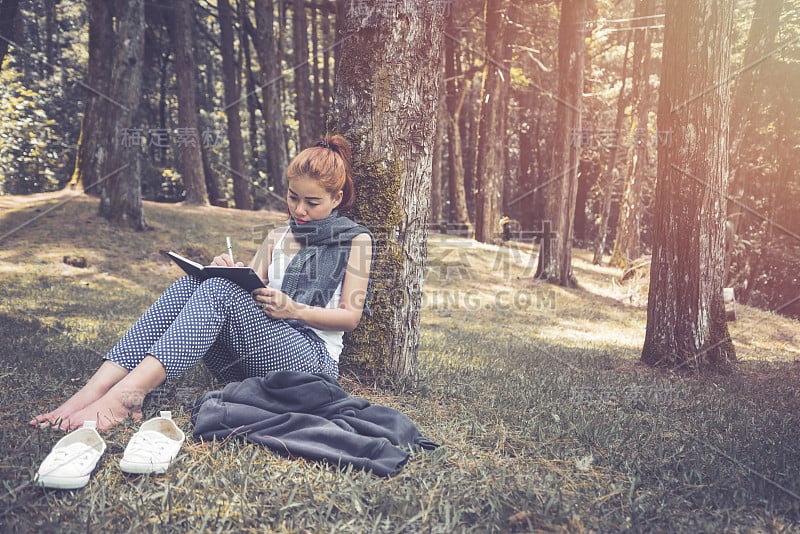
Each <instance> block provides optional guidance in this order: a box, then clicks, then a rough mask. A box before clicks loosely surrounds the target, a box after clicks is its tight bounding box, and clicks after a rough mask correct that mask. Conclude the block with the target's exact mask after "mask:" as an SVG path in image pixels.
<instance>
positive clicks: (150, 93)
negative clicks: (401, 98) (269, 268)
mask: <svg viewBox="0 0 800 534" xmlns="http://www.w3.org/2000/svg"><path fill="white" fill-rule="evenodd" d="M379 3H380V2H379ZM384 3H386V2H385V1H384ZM797 4H798V3H797V1H796V0H780V1H779V0H758V1H755V0H753V1H742V2H737V3H736V11H735V17H734V34H733V42H732V58H731V61H732V66H733V68H732V76H731V79H730V80H726V81H725V83H726V84H727V83H730V84H731V85H732V86H733V89H732V91H733V93H732V105H731V108H732V113H731V142H730V147H731V148H730V157H729V160H730V173H731V177H730V183H729V187H728V191H729V193H728V210H727V212H728V219H727V248H728V253H729V254H728V259H727V261H728V267H727V274H726V286H728V287H733V288H734V289H735V291H736V297H737V300H738V301H739V302H742V303H746V304H751V305H754V306H758V307H761V308H763V309H768V310H774V311H776V312H778V313H783V314H786V315H789V316H794V317H800V301H798V299H796V298H793V297H796V295H794V294H793V292H794V291H796V288H797V287H798V270H797V268H796V265H798V263H800V238H798V235H800V211H799V210H800V176H799V175H798V170H797V169H798V168H799V167H800V165H798V164H799V163H800V149H799V148H798V146H799V145H798V144H797V136H796V134H797V132H798V131H800V128H798V121H800V118H798V115H797V114H796V113H794V112H792V110H794V109H797V106H798V102H797V98H798V97H797V95H798V94H800V91H798V90H797V89H798V88H800V68H799V67H798V58H799V57H800V55H799V54H798V49H799V48H800V42H798V39H800V10H798V5H797ZM360 5H361V4H360V3H359V2H339V3H338V7H337V4H336V3H335V2H329V1H311V2H303V1H286V2H272V1H265V0H259V1H249V2H248V1H239V2H234V3H229V2H227V1H220V2H207V1H205V0H200V1H180V2H172V3H163V2H152V1H148V2H145V9H144V16H145V20H144V21H143V24H144V45H143V48H142V50H143V56H142V58H141V60H142V61H143V70H142V74H141V76H142V81H141V94H140V95H139V97H140V99H141V104H140V105H139V106H138V109H137V110H136V116H135V117H133V118H131V120H130V124H131V126H130V127H129V128H122V129H120V128H119V127H117V129H116V131H115V132H114V133H113V135H114V141H115V144H117V145H122V146H123V147H124V148H127V149H133V148H134V147H135V148H138V149H140V150H141V151H142V152H143V154H144V155H145V157H143V158H141V169H140V172H139V174H140V176H141V194H142V196H143V198H144V199H147V200H156V201H161V202H179V201H188V202H190V203H204V202H208V203H211V204H215V205H223V206H229V207H235V208H240V209H261V208H265V207H267V208H270V207H274V208H277V209H282V204H281V202H282V200H281V199H282V196H283V193H284V189H285V174H284V170H285V166H286V162H287V161H288V159H290V158H291V156H292V155H293V154H295V153H296V152H297V151H298V148H299V147H305V146H308V145H309V144H311V143H312V142H313V141H314V140H315V139H316V138H317V137H319V135H320V134H321V133H323V132H325V131H326V130H327V129H328V123H327V122H326V120H327V117H328V115H329V111H330V106H331V101H332V98H333V95H334V84H335V80H336V58H337V53H338V51H339V49H340V46H339V45H340V44H341V40H340V38H339V37H338V36H337V17H339V18H341V17H343V16H351V17H352V16H354V15H355V16H358V15H359V13H358V12H357V11H358V10H359V9H362V8H360V7H359V6H360ZM492 5H493V6H494V8H495V11H496V12H498V13H500V14H501V16H498V17H494V18H492V17H487V16H486V14H485V13H486V9H485V8H486V5H485V2H482V1H476V0H459V1H458V2H450V3H448V9H447V13H446V15H447V17H446V22H445V25H446V26H445V31H444V34H443V35H442V37H441V41H440V43H439V44H440V46H441V47H442V65H441V69H440V73H439V75H440V76H441V81H440V85H441V87H442V91H440V102H439V105H438V113H437V121H436V128H437V131H436V134H435V136H434V140H435V141H434V146H433V147H431V150H432V151H433V181H432V191H431V203H430V210H431V215H430V218H429V221H430V222H431V224H432V225H434V227H435V229H440V228H442V224H443V223H444V224H449V225H450V226H451V231H452V228H453V227H455V228H468V229H470V230H468V231H472V232H476V237H477V238H478V239H479V240H481V241H484V242H491V241H494V240H496V239H497V238H498V237H499V236H500V235H501V231H502V228H501V226H500V221H501V220H502V221H503V222H505V223H507V225H508V226H506V229H507V230H508V229H510V230H512V231H518V232H521V233H522V235H525V232H528V235H530V233H531V232H533V233H535V232H537V231H541V223H542V220H543V219H544V218H545V217H544V213H545V210H546V203H547V201H548V198H547V195H548V194H549V193H548V191H549V189H548V187H547V185H548V184H549V183H550V182H552V181H553V180H554V179H555V178H554V177H551V172H550V166H551V163H552V158H551V155H552V152H553V143H554V130H555V126H556V118H557V112H556V101H557V99H558V97H557V96H556V95H557V92H558V69H557V68H556V66H557V63H558V62H557V57H556V56H557V53H558V40H559V39H558V38H559V36H558V27H559V13H560V10H559V6H558V5H557V4H556V3H553V2H511V1H507V0H504V1H496V2H493V3H492ZM109 6H113V3H106V2H86V3H84V2H69V1H55V0H3V2H2V3H1V4H0V35H2V38H1V39H0V54H2V55H0V59H2V69H0V110H2V113H3V116H4V120H3V121H2V124H0V193H4V194H29V193H36V192H46V191H54V190H58V189H61V188H64V187H65V186H67V185H68V184H70V183H71V184H72V185H73V186H75V187H78V186H81V187H83V188H84V189H85V190H86V191H87V192H89V193H94V194H99V190H98V189H97V188H94V189H93V183H94V181H97V180H99V179H102V176H101V175H98V173H97V172H92V165H96V162H94V161H91V160H90V157H89V156H86V155H85V154H83V155H82V154H81V153H80V150H79V148H78V147H79V139H80V136H81V123H82V117H83V120H84V121H85V120H87V117H88V116H89V113H88V112H87V104H88V105H92V102H91V100H92V98H93V97H94V99H95V100H97V99H98V98H97V93H96V91H97V89H96V88H97V87H99V86H102V83H100V82H99V81H98V80H100V79H102V78H103V76H102V73H103V72H104V71H106V78H108V76H110V70H111V65H110V64H109V58H108V57H105V58H104V57H102V55H101V54H100V53H98V51H104V50H105V51H109V52H110V51H111V50H113V48H114V44H113V40H110V39H113V36H110V35H108V34H106V35H103V34H102V33H101V32H98V31H97V30H95V31H94V32H90V19H91V18H92V17H95V19H98V18H102V17H105V18H106V19H108V21H110V20H112V19H113V13H112V11H113V8H111V7H109ZM354 11H356V12H354ZM259 17H261V19H263V20H261V19H259ZM585 20H586V22H585V26H586V27H585V32H584V36H585V37H584V43H585V47H584V61H583V87H582V93H583V98H582V122H581V126H580V129H579V130H572V131H570V133H569V135H570V136H571V143H572V144H573V145H577V146H578V147H579V149H580V150H579V169H578V176H577V178H578V179H577V194H576V199H577V201H576V208H575V210H574V219H573V221H572V224H573V236H574V244H575V245H576V246H578V247H585V248H588V249H590V250H592V251H594V261H595V262H596V263H600V262H601V261H610V263H611V264H612V265H614V266H618V267H622V268H626V267H630V266H633V267H641V266H642V265H645V266H646V264H647V254H648V253H649V251H650V249H651V246H652V239H653V211H654V210H653V204H654V193H655V174H656V152H657V149H658V147H659V146H660V145H661V146H663V145H664V144H668V143H670V142H671V137H672V133H673V132H670V131H659V130H658V127H657V125H656V116H655V115H656V106H657V96H658V89H659V74H660V71H661V65H660V62H661V43H662V39H663V27H664V19H663V6H662V5H661V2H657V1H655V0H646V1H641V2H633V1H630V0H623V1H616V2H611V1H603V0H598V1H594V2H589V4H588V7H587V13H586V17H585ZM95 22H96V24H95V28H99V27H101V25H102V24H101V23H102V21H101V22H97V20H95ZM104 40H105V41H104ZM90 50H94V51H95V52H94V54H95V55H94V56H93V57H95V58H96V63H95V64H92V62H91V61H90ZM487 50H488V51H495V52H496V56H495V55H487V54H486V51H487ZM189 52H191V53H189ZM487 63H489V64H493V65H495V66H497V69H496V70H497V72H499V77H493V80H492V83H493V84H494V85H493V86H492V87H491V88H490V90H491V95H492V98H493V99H494V100H495V101H496V102H499V109H501V110H503V111H504V112H503V113H502V114H501V116H499V118H498V121H497V123H496V125H495V126H494V130H493V131H492V135H493V139H492V144H493V145H494V146H495V147H499V150H498V152H497V154H498V156H496V157H495V158H494V159H492V160H491V161H493V162H494V165H493V169H494V171H493V172H492V173H487V172H485V169H483V168H481V167H479V163H480V161H482V160H483V159H485V158H484V155H485V154H484V153H483V152H482V151H483V150H484V148H482V147H480V146H479V141H478V133H479V128H480V124H479V123H480V114H481V106H480V102H481V98H485V94H486V93H485V91H486V87H485V85H486V83H485V82H484V80H483V78H484V77H485V76H486V72H487V71H486V70H485V69H484V66H485V65H486V64H487ZM93 69H94V70H93ZM187 69H190V70H191V72H187ZM190 74H191V76H192V77H191V78H189V79H190V80H193V81H194V83H193V84H192V85H191V87H190V86H188V85H187V83H186V82H185V79H186V77H187V76H189V75H190ZM182 79H183V80H184V81H183V83H182V81H181V80H182ZM488 81H489V80H487V81H486V82H487V83H488ZM106 83H108V82H106ZM181 91H183V93H184V94H183V96H182V95H181ZM187 92H190V93H191V94H188V95H187V94H186V93H187ZM100 100H102V99H100ZM179 100H181V101H182V102H183V105H182V106H179V105H178V104H179ZM187 100H191V101H193V105H194V106H195V111H194V112H193V113H192V112H191V109H189V111H186V114H185V115H182V114H181V112H180V111H179V108H180V109H183V110H186V109H187V107H186V104H185V102H186V101H187ZM94 116H95V117H96V116H100V117H101V118H102V114H100V115H98V114H95V115H94ZM92 120H98V119H92ZM83 126H84V131H86V132H92V131H103V130H102V128H101V127H100V125H94V127H93V125H91V124H84V125H83ZM85 135H86V134H85ZM89 141H90V140H87V139H84V140H83V145H89V144H90V143H89ZM188 147H192V148H194V147H197V148H199V151H195V150H186V148H188ZM92 157H94V156H92ZM498 176H499V177H500V180H499V182H498V183H494V184H490V185H491V186H492V191H494V192H493V193H491V194H492V195H494V196H496V200H494V202H495V205H494V207H493V209H492V211H491V213H490V214H489V215H490V216H491V217H492V219H491V220H490V221H489V222H488V223H486V222H484V221H482V220H476V219H482V218H485V217H486V214H485V213H484V212H485V211H486V210H485V209H484V207H483V204H484V203H485V202H484V199H482V198H481V195H482V194H485V193H482V191H483V189H484V188H485V187H487V185H486V184H485V183H483V182H486V181H488V180H492V179H496V178H494V177H498ZM193 184H194V185H193ZM101 209H102V208H101ZM501 218H502V219H501ZM139 224H142V225H145V224H146V221H145V220H144V218H142V220H141V221H139ZM517 235H519V234H517ZM603 253H605V254H606V255H610V260H609V258H607V257H605V258H604V257H603Z"/></svg>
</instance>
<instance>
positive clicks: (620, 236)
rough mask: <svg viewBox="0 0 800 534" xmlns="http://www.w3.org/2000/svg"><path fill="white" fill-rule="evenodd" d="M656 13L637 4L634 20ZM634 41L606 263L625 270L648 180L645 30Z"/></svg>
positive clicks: (637, 243) (637, 241) (646, 2)
mask: <svg viewBox="0 0 800 534" xmlns="http://www.w3.org/2000/svg"><path fill="white" fill-rule="evenodd" d="M654 12H655V4H654V3H653V0H642V1H640V2H637V3H636V9H635V10H634V14H633V16H634V17H635V18H646V17H650V16H651V15H652V14H653V13H654ZM634 31H635V32H636V33H635V35H634V39H633V65H632V67H633V80H632V87H631V105H632V110H631V115H632V121H631V135H630V137H629V139H630V140H631V145H630V148H629V149H628V161H627V165H626V166H625V186H624V188H623V191H622V198H621V200H620V209H619V219H618V221H617V231H616V239H615V240H614V250H613V251H612V252H611V259H610V260H609V264H610V265H613V266H616V267H622V268H624V267H627V266H628V264H629V263H630V262H632V261H634V260H636V259H637V258H638V257H639V256H640V255H641V250H642V237H641V233H642V231H641V220H642V188H643V182H644V181H645V180H646V179H647V168H648V155H647V145H648V139H649V138H650V136H649V132H648V127H647V122H648V115H649V112H650V106H649V100H650V98H649V96H650V95H649V89H650V87H649V84H648V79H649V76H650V72H649V68H648V67H649V63H650V42H651V40H652V38H651V35H650V32H649V30H648V29H646V28H645V29H640V30H634Z"/></svg>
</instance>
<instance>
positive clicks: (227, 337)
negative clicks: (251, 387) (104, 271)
mask: <svg viewBox="0 0 800 534" xmlns="http://www.w3.org/2000/svg"><path fill="white" fill-rule="evenodd" d="M350 164H351V152H350V145H349V143H348V142H347V140H346V139H345V138H343V137H342V136H339V135H334V136H332V137H325V138H324V139H323V140H321V141H320V142H319V143H318V144H317V145H315V146H313V147H311V148H308V149H306V150H304V151H302V152H301V153H300V154H298V155H297V157H295V159H294V160H292V162H291V164H290V165H289V170H288V178H289V190H288V194H287V203H288V210H289V215H290V221H289V226H288V227H287V228H282V229H277V230H273V231H272V232H270V234H269V235H268V236H267V238H266V239H265V240H264V243H262V245H261V247H260V248H259V250H258V251H257V253H256V255H255V257H254V258H253V261H252V262H251V267H252V268H253V269H254V270H255V271H256V272H257V273H258V275H259V276H260V277H261V278H262V280H264V281H265V282H267V286H268V287H266V288H263V289H257V290H256V291H254V292H253V293H252V294H249V293H247V292H246V291H245V290H244V289H242V288H240V287H239V286H237V285H235V284H234V283H232V282H229V281H227V280H224V279H222V278H211V279H208V280H206V281H203V282H201V281H200V280H198V279H197V278H194V277H191V276H184V277H182V278H180V279H179V280H177V281H176V282H175V283H174V284H172V286H170V287H169V288H168V289H167V290H166V291H165V292H164V293H163V294H162V295H161V296H160V297H159V299H158V300H156V302H155V303H154V304H153V305H152V306H151V307H150V308H149V309H148V310H147V311H146V312H145V313H144V315H142V317H141V318H140V319H139V320H138V321H137V322H136V323H135V324H134V325H133V326H132V327H131V329H130V330H128V332H127V333H126V334H125V335H124V336H123V337H122V339H120V341H119V342H118V343H117V345H116V346H115V347H114V348H113V349H111V351H110V352H109V353H108V354H106V356H105V357H104V361H103V363H102V364H101V366H100V368H99V369H98V370H97V372H96V373H95V374H94V375H93V376H92V377H91V378H90V379H89V381H88V382H87V383H86V385H85V386H83V388H81V389H80V390H79V391H78V392H77V393H75V394H74V395H73V396H72V397H70V398H69V399H68V400H67V401H66V402H64V404H62V405H61V406H59V407H58V408H56V409H55V410H53V411H51V412H48V413H45V414H40V415H37V416H36V417H34V418H33V419H32V420H31V421H30V424H31V425H42V426H55V427H59V428H62V429H64V430H72V429H75V428H77V427H79V426H80V425H82V424H83V422H84V421H97V428H98V429H101V430H102V429H108V428H110V427H112V426H114V425H115V424H117V423H119V422H120V421H122V420H123V419H125V418H126V417H128V416H131V417H133V418H134V419H141V418H142V401H143V400H144V396H145V395H146V394H147V393H148V392H150V391H151V390H152V389H153V388H155V387H157V386H159V385H160V384H162V383H163V382H164V381H165V380H174V379H175V378H177V377H178V376H180V375H181V374H182V373H183V372H185V371H186V370H188V369H190V368H191V367H193V366H194V365H195V364H197V363H198V362H199V361H200V360H203V361H204V362H205V364H206V366H207V367H208V368H209V370H210V371H211V372H212V374H214V375H215V376H216V377H217V378H218V379H220V380H225V381H236V380H242V379H244V378H247V377H251V376H264V375H265V374H267V373H269V372H271V371H279V370H293V371H302V372H313V373H326V374H328V375H331V376H333V377H334V378H335V377H336V376H337V375H338V360H339V355H340V353H341V350H342V336H343V334H344V332H346V331H352V330H353V329H355V327H356V326H357V325H358V322H359V320H360V319H361V314H362V312H363V309H364V304H365V299H366V294H367V286H368V281H369V272H370V265H371V261H372V244H373V242H372V236H371V234H370V233H369V231H368V230H367V229H366V228H365V227H363V226H361V225H359V224H356V223H354V222H353V221H351V220H350V219H348V218H347V217H344V216H341V215H339V211H343V212H346V211H347V210H348V209H349V208H350V207H351V206H352V204H353V200H354V198H353V194H354V188H353V179H352V171H351V167H350ZM212 264H213V265H220V266H225V265H227V266H234V265H237V266H243V264H242V263H233V261H232V259H231V257H230V256H229V255H228V254H222V255H221V256H217V257H215V258H214V260H213V262H212Z"/></svg>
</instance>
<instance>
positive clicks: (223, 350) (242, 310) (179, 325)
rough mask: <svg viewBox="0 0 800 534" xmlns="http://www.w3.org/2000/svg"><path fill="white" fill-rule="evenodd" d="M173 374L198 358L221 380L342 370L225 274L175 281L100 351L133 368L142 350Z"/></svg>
mask: <svg viewBox="0 0 800 534" xmlns="http://www.w3.org/2000/svg"><path fill="white" fill-rule="evenodd" d="M148 354H149V355H151V356H154V357H155V358H157V359H158V360H159V361H160V362H161V363H162V365H164V369H165V370H166V372H167V380H174V379H175V378H177V377H179V376H180V375H181V374H183V373H184V372H185V371H186V370H188V369H190V368H191V367H193V366H195V365H196V364H197V363H198V362H199V361H200V360H203V361H204V362H205V364H206V366H207V367H208V369H209V370H210V371H211V373H212V374H213V375H214V376H215V377H216V378H218V379H219V380H223V381H239V380H243V379H245V378H248V377H251V376H264V375H265V374H266V373H269V372H271V371H301V372H308V373H326V374H328V375H331V376H333V377H334V378H335V377H336V376H337V375H338V374H339V368H338V364H337V362H336V361H335V360H334V359H333V358H331V356H330V354H329V353H328V350H327V348H326V347H325V343H324V342H322V341H321V340H320V339H319V338H317V337H316V336H315V335H314V334H313V333H306V332H302V331H300V330H297V329H295V328H293V327H292V326H290V325H288V324H287V323H286V322H284V321H281V320H275V319H271V318H270V317H268V316H267V315H266V314H265V313H264V312H263V310H262V309H261V308H260V307H259V306H258V305H257V304H256V303H255V301H254V300H253V297H252V296H250V294H249V293H247V291H245V290H244V289H242V288H241V287H239V286H237V285H236V284H234V283H233V282H230V281H228V280H225V279H223V278H210V279H208V280H205V281H202V282H201V281H200V280H199V279H197V278H195V277H192V276H184V277H182V278H180V279H178V280H177V281H176V282H175V283H173V284H172V285H171V286H170V287H169V288H168V289H167V290H166V291H164V293H162V294H161V296H160V297H159V298H158V300H156V302H155V303H153V305H152V306H151V307H150V308H149V309H148V310H147V311H146V312H145V313H144V315H142V316H141V317H140V318H139V320H137V321H136V323H134V325H133V326H132V327H131V328H130V330H128V331H127V332H126V333H125V335H124V336H122V339H120V340H119V342H118V343H117V344H116V346H114V348H113V349H111V350H110V351H109V353H108V354H106V356H105V357H104V359H106V360H111V361H112V362H115V363H117V364H119V365H121V366H122V367H124V368H126V369H128V370H132V369H133V368H134V367H136V366H137V365H138V364H139V363H140V362H141V361H142V360H143V359H144V358H145V356H147V355H148Z"/></svg>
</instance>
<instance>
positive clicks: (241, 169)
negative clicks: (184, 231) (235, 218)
mask: <svg viewBox="0 0 800 534" xmlns="http://www.w3.org/2000/svg"><path fill="white" fill-rule="evenodd" d="M217 9H218V10H219V30H220V32H219V33H220V42H221V46H222V71H223V85H224V86H225V116H226V117H227V119H228V153H229V155H230V158H231V168H230V173H231V178H232V179H233V199H234V202H235V203H236V207H237V208H238V209H240V210H249V209H253V199H252V197H251V196H250V177H249V176H248V175H247V171H246V168H245V163H244V141H243V140H242V119H241V117H239V104H240V103H241V101H242V95H241V91H240V88H239V77H238V76H237V74H236V58H235V57H234V52H233V12H232V11H231V6H230V4H229V3H228V0H219V2H217Z"/></svg>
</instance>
